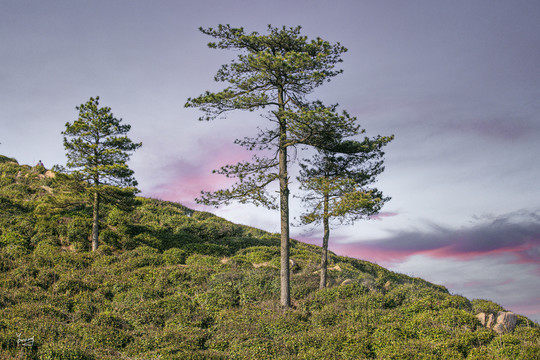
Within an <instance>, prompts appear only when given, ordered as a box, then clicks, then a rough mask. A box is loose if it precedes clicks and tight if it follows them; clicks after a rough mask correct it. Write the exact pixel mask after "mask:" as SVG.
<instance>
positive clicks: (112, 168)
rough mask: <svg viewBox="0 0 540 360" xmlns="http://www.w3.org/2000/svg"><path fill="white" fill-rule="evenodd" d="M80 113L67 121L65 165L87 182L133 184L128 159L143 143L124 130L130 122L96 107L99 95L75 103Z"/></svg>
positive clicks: (114, 184)
mask: <svg viewBox="0 0 540 360" xmlns="http://www.w3.org/2000/svg"><path fill="white" fill-rule="evenodd" d="M76 109H77V110H79V117H78V119H77V120H75V121H74V122H73V123H69V122H68V123H66V130H65V131H63V132H62V134H63V135H64V147H65V149H66V151H67V154H66V156H67V158H68V162H67V167H68V168H71V169H74V170H73V172H72V173H73V175H75V176H77V177H79V178H81V179H83V180H85V181H87V182H88V183H90V184H92V185H94V186H99V185H111V186H120V187H126V186H136V185H137V181H136V180H135V178H134V177H133V170H131V169H130V168H129V167H128V165H127V161H128V160H129V158H130V155H131V153H132V152H133V151H135V150H136V149H138V148H139V147H140V146H141V145H142V144H141V143H134V142H133V141H131V139H129V138H128V137H127V136H126V134H127V133H128V132H129V130H130V129H131V125H128V124H122V123H121V122H122V119H117V118H115V117H114V116H113V114H112V113H111V108H109V107H101V108H100V107H99V96H98V97H96V98H90V100H89V101H88V102H86V103H85V104H81V105H80V106H77V107H76Z"/></svg>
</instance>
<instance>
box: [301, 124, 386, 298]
mask: <svg viewBox="0 0 540 360" xmlns="http://www.w3.org/2000/svg"><path fill="white" fill-rule="evenodd" d="M362 132H364V131H363V130H362ZM392 139H393V136H390V137H381V136H378V137H376V138H373V139H369V138H365V139H364V140H363V141H362V142H360V141H355V140H345V141H341V142H339V141H337V139H335V143H334V145H333V149H332V150H331V151H330V150H327V149H319V151H318V153H317V154H316V155H315V156H314V157H313V158H310V159H304V160H303V161H302V162H301V163H300V167H301V170H300V176H299V177H298V180H299V181H300V183H301V189H302V190H304V191H306V194H305V196H302V200H303V201H304V203H305V204H306V205H307V208H308V211H307V212H305V213H304V214H303V215H302V216H301V224H319V223H321V222H322V224H323V242H322V257H321V278H320V285H319V288H321V289H322V288H325V287H326V284H327V268H328V240H329V238H330V221H331V220H332V219H336V220H338V221H339V222H340V223H342V224H343V223H353V222H354V221H356V220H360V219H364V218H368V217H369V216H371V215H374V214H377V213H378V212H379V211H380V209H381V207H382V206H383V205H384V203H385V202H387V201H388V200H390V198H389V197H384V196H383V194H382V192H381V191H379V190H378V189H376V188H370V187H368V186H369V185H370V184H372V183H374V182H375V180H376V177H377V175H379V174H380V173H381V172H383V171H384V166H383V162H384V160H383V155H384V152H383V151H382V147H383V146H385V145H386V144H388V142H390V141H391V140H392Z"/></svg>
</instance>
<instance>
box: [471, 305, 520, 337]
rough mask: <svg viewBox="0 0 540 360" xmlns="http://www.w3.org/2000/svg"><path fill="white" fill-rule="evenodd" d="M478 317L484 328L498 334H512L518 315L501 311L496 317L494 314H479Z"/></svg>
mask: <svg viewBox="0 0 540 360" xmlns="http://www.w3.org/2000/svg"><path fill="white" fill-rule="evenodd" d="M476 317H477V318H478V320H480V323H481V324H482V325H483V326H485V327H487V328H488V329H492V330H493V331H495V332H496V333H497V334H506V333H509V332H512V331H513V330H514V328H515V327H516V323H517V315H516V314H514V313H513V312H510V311H499V312H498V313H497V315H496V316H495V315H494V314H486V313H479V314H478V315H476Z"/></svg>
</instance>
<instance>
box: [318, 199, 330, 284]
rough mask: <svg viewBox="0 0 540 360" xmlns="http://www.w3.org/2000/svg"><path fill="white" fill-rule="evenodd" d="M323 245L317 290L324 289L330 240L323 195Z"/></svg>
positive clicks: (326, 209)
mask: <svg viewBox="0 0 540 360" xmlns="http://www.w3.org/2000/svg"><path fill="white" fill-rule="evenodd" d="M323 227H324V235H323V243H322V259H321V282H320V284H319V289H324V288H326V282H327V280H326V278H327V272H328V239H329V238H330V226H329V223H328V194H324V209H323Z"/></svg>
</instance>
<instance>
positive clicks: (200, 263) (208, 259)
mask: <svg viewBox="0 0 540 360" xmlns="http://www.w3.org/2000/svg"><path fill="white" fill-rule="evenodd" d="M219 263H220V260H219V259H218V258H217V257H215V256H209V255H201V254H193V255H190V256H189V257H188V258H187V259H186V265H188V266H195V267H214V266H216V265H218V264H219Z"/></svg>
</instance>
